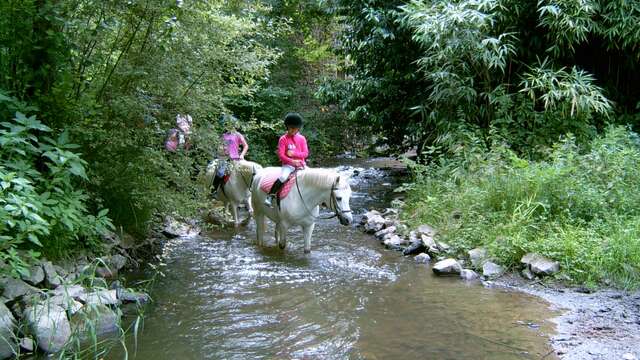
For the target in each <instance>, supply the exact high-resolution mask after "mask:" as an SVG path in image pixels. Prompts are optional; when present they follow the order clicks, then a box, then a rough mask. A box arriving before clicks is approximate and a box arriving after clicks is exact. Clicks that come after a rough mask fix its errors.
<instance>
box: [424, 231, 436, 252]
mask: <svg viewBox="0 0 640 360" xmlns="http://www.w3.org/2000/svg"><path fill="white" fill-rule="evenodd" d="M420 240H421V241H422V243H423V244H424V247H425V248H427V249H429V248H431V247H434V248H437V247H438V244H436V241H435V240H433V237H431V236H429V235H425V234H422V235H420Z"/></svg>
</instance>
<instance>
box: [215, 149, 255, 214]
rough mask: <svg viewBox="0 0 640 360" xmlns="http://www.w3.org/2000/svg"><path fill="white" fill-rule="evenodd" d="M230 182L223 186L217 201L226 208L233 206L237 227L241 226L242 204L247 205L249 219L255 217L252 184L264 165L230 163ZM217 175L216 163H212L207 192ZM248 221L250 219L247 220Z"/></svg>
mask: <svg viewBox="0 0 640 360" xmlns="http://www.w3.org/2000/svg"><path fill="white" fill-rule="evenodd" d="M228 166H229V181H227V183H226V184H221V185H220V188H218V192H217V194H216V199H218V200H220V201H222V202H223V203H224V204H225V206H227V205H230V206H231V214H233V222H234V224H235V226H238V225H240V220H239V215H238V206H239V205H240V204H241V203H243V202H244V203H245V204H246V205H247V210H248V211H249V218H251V216H252V215H253V208H252V207H251V184H252V183H253V181H254V176H255V174H256V173H257V172H258V171H259V170H261V169H262V165H260V164H258V163H255V162H252V161H246V160H239V161H233V162H229V165H228ZM215 173H216V163H215V162H212V163H211V164H209V165H208V166H207V171H206V176H205V181H206V183H207V185H208V186H207V190H209V189H210V186H211V184H212V182H213V177H214V176H215ZM247 220H248V219H247Z"/></svg>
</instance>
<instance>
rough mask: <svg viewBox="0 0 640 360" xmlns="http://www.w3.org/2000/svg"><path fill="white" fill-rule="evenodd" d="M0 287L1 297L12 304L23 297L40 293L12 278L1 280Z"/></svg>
mask: <svg viewBox="0 0 640 360" xmlns="http://www.w3.org/2000/svg"><path fill="white" fill-rule="evenodd" d="M0 287H1V288H2V289H3V292H2V296H4V297H5V298H6V299H7V301H8V302H12V301H14V300H16V299H18V298H22V297H24V296H28V295H34V294H38V293H40V290H39V289H37V288H35V287H33V286H31V285H29V284H27V283H26V282H24V281H22V280H20V279H16V278H12V277H3V278H1V279H0Z"/></svg>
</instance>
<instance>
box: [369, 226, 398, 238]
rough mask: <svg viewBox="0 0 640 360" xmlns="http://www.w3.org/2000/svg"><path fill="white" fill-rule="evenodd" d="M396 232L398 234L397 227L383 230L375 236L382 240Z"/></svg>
mask: <svg viewBox="0 0 640 360" xmlns="http://www.w3.org/2000/svg"><path fill="white" fill-rule="evenodd" d="M395 232H396V227H395V226H389V227H388V228H385V229H382V230H380V231H376V233H375V234H374V235H375V237H377V238H378V239H382V238H384V236H385V235H387V234H392V233H395Z"/></svg>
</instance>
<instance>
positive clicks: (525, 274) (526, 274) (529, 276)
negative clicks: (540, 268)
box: [521, 267, 536, 280]
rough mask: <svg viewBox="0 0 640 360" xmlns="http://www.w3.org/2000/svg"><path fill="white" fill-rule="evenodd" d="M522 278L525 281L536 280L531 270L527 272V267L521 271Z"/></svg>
mask: <svg viewBox="0 0 640 360" xmlns="http://www.w3.org/2000/svg"><path fill="white" fill-rule="evenodd" d="M521 274H522V277H523V278H525V279H527V280H533V279H535V278H536V276H535V275H534V274H533V273H532V272H531V270H529V268H528V267H526V268H524V269H522V272H521Z"/></svg>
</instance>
